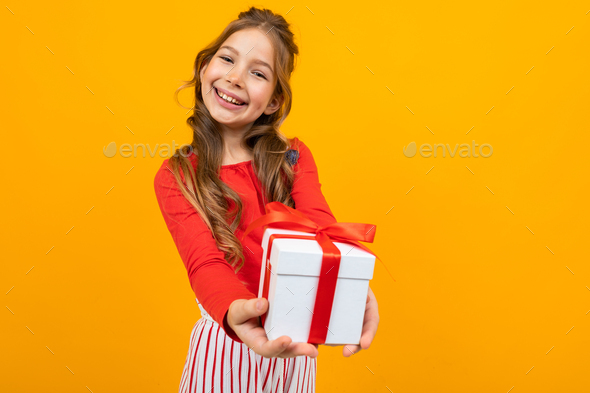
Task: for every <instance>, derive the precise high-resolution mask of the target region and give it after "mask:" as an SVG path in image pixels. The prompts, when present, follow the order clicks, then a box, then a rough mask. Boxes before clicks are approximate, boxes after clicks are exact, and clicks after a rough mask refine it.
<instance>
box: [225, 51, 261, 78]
mask: <svg viewBox="0 0 590 393" xmlns="http://www.w3.org/2000/svg"><path fill="white" fill-rule="evenodd" d="M219 57H220V58H222V59H223V60H225V61H227V62H231V59H230V58H229V57H227V56H219ZM254 73H255V74H258V75H260V77H261V78H264V79H266V77H265V76H264V74H262V73H260V72H258V71H254Z"/></svg>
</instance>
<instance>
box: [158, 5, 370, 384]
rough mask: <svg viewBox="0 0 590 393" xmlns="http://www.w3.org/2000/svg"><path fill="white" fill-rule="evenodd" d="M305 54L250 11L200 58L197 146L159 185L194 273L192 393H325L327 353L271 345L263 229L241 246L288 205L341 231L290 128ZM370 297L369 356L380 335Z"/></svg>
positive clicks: (169, 164) (168, 168)
mask: <svg viewBox="0 0 590 393" xmlns="http://www.w3.org/2000/svg"><path fill="white" fill-rule="evenodd" d="M298 54H299V51H298V48H297V45H296V44H295V43H294V41H293V34H292V32H291V31H290V29H289V24H288V23H287V22H286V21H285V19H284V18H283V17H282V16H280V15H277V14H274V13H273V12H271V11H269V10H266V9H264V10H261V9H257V8H254V7H252V8H250V9H249V10H248V11H246V12H242V13H240V14H239V16H238V19H237V20H234V21H232V22H231V23H230V24H229V25H228V26H227V27H226V28H225V30H224V31H223V32H222V33H221V35H220V36H219V37H218V38H217V39H216V40H214V41H213V42H212V43H211V44H210V45H209V46H207V47H206V48H205V49H203V50H202V51H200V52H199V53H198V54H197V57H196V60H195V64H194V76H193V79H192V80H191V81H189V82H188V83H186V84H185V85H183V86H181V87H180V88H179V89H178V90H177V91H176V93H175V97H176V98H178V97H177V94H178V91H179V90H181V89H183V88H186V87H194V88H195V97H194V98H195V103H194V108H193V110H194V112H193V115H192V116H191V117H189V119H188V120H187V123H188V124H189V125H190V127H191V128H192V130H193V141H192V143H191V144H190V146H185V147H182V148H181V149H177V150H176V154H175V155H174V156H172V157H171V158H169V159H166V160H164V162H163V163H162V165H161V167H160V168H159V170H158V172H157V173H156V176H155V179H154V187H155V193H156V197H157V200H158V204H159V206H160V210H161V212H162V215H163V217H164V220H165V222H166V225H167V227H168V230H169V231H170V234H171V235H172V238H173V240H174V242H175V244H176V247H177V249H178V252H179V254H180V257H181V259H182V261H183V263H184V265H185V267H186V269H187V273H188V277H189V281H190V284H191V287H192V289H193V291H194V293H195V296H196V298H197V303H198V306H199V309H200V311H201V316H202V317H201V318H200V319H199V320H198V321H197V322H196V324H195V325H194V327H193V329H192V333H191V337H190V343H189V350H188V354H187V357H186V361H185V365H184V370H183V373H182V377H181V382H180V389H179V391H180V392H181V393H182V392H207V393H208V392H210V391H212V390H213V391H221V392H223V391H227V392H256V393H258V392H277V391H281V392H283V391H287V392H315V382H316V378H315V377H316V371H317V363H316V358H317V355H318V346H317V345H316V344H309V343H293V342H292V340H291V339H290V338H289V337H288V336H281V337H279V338H277V339H276V340H268V338H267V336H266V332H265V331H264V329H263V328H262V326H261V324H260V320H259V316H260V315H262V314H264V313H265V312H266V310H267V308H268V301H267V300H266V299H264V298H257V296H256V295H255V294H257V293H258V284H259V278H260V267H261V262H262V247H261V241H262V235H263V228H258V229H257V230H254V231H252V232H251V233H249V234H248V236H246V237H245V238H244V239H243V240H242V241H240V240H239V239H241V235H242V234H243V232H244V230H245V229H246V228H247V227H248V225H249V224H250V223H251V222H252V221H254V220H256V219H257V218H258V217H260V216H262V215H264V214H265V205H266V204H267V203H270V202H273V201H279V202H281V203H283V204H285V205H287V206H289V207H292V208H295V209H297V210H298V211H301V212H302V213H303V214H305V215H307V216H308V217H309V218H310V219H312V220H313V221H315V222H316V223H317V224H318V225H320V226H325V225H328V224H332V223H335V222H336V218H335V217H334V215H333V214H332V211H331V210H330V208H329V206H328V204H327V202H326V199H325V198H324V196H323V194H322V192H321V184H320V182H319V176H318V170H317V167H316V164H315V161H314V158H313V156H312V154H311V151H310V150H309V148H308V147H307V146H306V145H305V144H304V143H303V142H302V141H300V140H299V139H298V138H293V139H288V138H287V137H285V136H284V135H283V134H282V133H281V131H280V125H281V124H282V123H283V121H284V120H285V118H286V117H287V116H288V114H289V112H290V109H291V104H292V92H291V87H290V85H289V80H290V77H291V74H292V72H293V70H294V66H295V55H298ZM378 323H379V314H378V310H377V301H376V300H375V296H374V295H373V292H372V291H371V289H370V288H369V296H368V297H367V307H366V312H365V321H364V324H363V333H362V337H361V345H347V346H345V347H344V348H343V355H344V356H345V357H348V356H350V355H352V354H353V353H356V352H358V351H359V350H360V349H361V347H362V348H363V349H367V348H368V347H369V345H370V344H371V342H372V340H373V337H374V336H375V333H376V331H377V325H378Z"/></svg>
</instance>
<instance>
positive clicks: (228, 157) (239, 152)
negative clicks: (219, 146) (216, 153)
mask: <svg viewBox="0 0 590 393" xmlns="http://www.w3.org/2000/svg"><path fill="white" fill-rule="evenodd" d="M242 135H243V134H240V135H238V134H234V133H224V135H223V140H224V143H225V146H224V147H223V157H222V159H221V165H231V164H236V163H238V162H243V161H248V160H251V159H252V158H253V157H252V154H251V153H250V152H249V151H248V150H247V149H246V148H245V147H244V146H243V144H242V142H243V137H242Z"/></svg>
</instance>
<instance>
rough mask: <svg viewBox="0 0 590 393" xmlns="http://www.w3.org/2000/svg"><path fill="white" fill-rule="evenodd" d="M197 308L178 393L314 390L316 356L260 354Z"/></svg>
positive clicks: (307, 392)
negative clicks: (228, 333) (271, 356)
mask: <svg viewBox="0 0 590 393" xmlns="http://www.w3.org/2000/svg"><path fill="white" fill-rule="evenodd" d="M197 302H198V301H197ZM199 308H200V309H201V315H202V317H201V319H199V320H198V321H197V322H196V323H195V326H194V327H193V329H192V332H191V338H190V344H189V350H188V354H187V356H186V361H185V363H184V369H183V371H182V377H181V380H180V389H179V393H196V392H203V393H213V392H227V393H242V392H244V393H275V392H286V393H315V380H316V378H315V376H316V372H317V362H316V359H317V358H310V357H309V356H298V357H295V358H288V359H283V358H265V357H262V356H260V355H258V354H257V353H256V352H254V351H253V350H251V349H250V348H248V346H247V345H246V344H243V343H239V342H237V341H234V340H232V339H231V338H230V337H229V336H228V335H226V334H225V331H224V330H223V328H222V327H221V326H219V324H218V323H217V322H215V321H214V320H213V319H212V318H211V316H210V315H209V314H208V313H207V312H206V311H205V309H204V308H203V307H202V306H201V304H199Z"/></svg>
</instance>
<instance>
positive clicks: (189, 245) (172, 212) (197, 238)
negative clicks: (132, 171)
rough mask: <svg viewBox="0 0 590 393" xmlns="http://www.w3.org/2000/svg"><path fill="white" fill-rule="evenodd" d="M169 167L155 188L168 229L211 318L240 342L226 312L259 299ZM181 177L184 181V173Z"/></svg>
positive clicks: (162, 171) (161, 171)
mask: <svg viewBox="0 0 590 393" xmlns="http://www.w3.org/2000/svg"><path fill="white" fill-rule="evenodd" d="M167 164H168V160H164V163H163V164H162V166H161V167H160V169H159V170H158V172H157V173H156V176H155V178H154V189H155V193H156V199H157V200H158V204H159V206H160V211H161V212H162V216H163V217H164V221H165V222H166V226H167V227H168V230H169V231H170V234H171V235H172V239H173V240H174V243H175V244H176V248H177V249H178V253H179V254H180V258H181V259H182V261H183V263H184V265H185V267H186V270H187V273H188V278H189V282H190V285H191V287H192V289H193V291H194V293H195V296H196V297H197V299H198V300H199V302H200V303H201V305H202V306H203V308H204V309H205V310H206V311H207V312H208V313H209V315H211V317H212V318H213V319H214V320H215V321H216V322H217V323H218V324H219V325H221V326H222V327H223V330H225V332H226V334H227V335H228V336H230V337H231V338H232V339H233V340H235V341H237V342H240V343H241V342H242V341H241V340H240V339H239V337H238V336H237V335H236V334H235V332H234V331H233V329H231V328H230V327H229V325H228V324H227V319H226V316H227V315H226V314H227V311H228V309H229V306H230V304H231V303H232V302H233V301H234V300H236V299H253V298H256V297H257V296H256V295H254V294H253V293H252V292H250V291H249V290H247V289H246V286H245V285H244V284H243V283H242V282H241V281H240V279H239V278H238V277H237V276H236V274H235V273H234V271H233V268H232V267H231V265H230V264H229V263H228V262H227V261H226V260H225V258H224V253H223V252H222V251H220V250H219V248H217V244H216V243H215V239H214V238H213V235H212V233H211V230H210V229H209V228H208V227H207V225H206V224H205V222H204V221H203V220H202V219H201V216H200V215H199V213H197V211H196V210H195V208H194V207H193V206H192V205H191V204H190V203H189V202H188V201H187V200H186V198H185V197H184V195H182V193H181V191H180V189H179V188H178V184H177V182H176V179H175V178H174V175H173V173H172V169H171V168H169V167H168V165H167ZM181 178H182V180H183V182H184V181H185V180H184V176H183V174H182V173H181ZM185 184H186V182H185Z"/></svg>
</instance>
